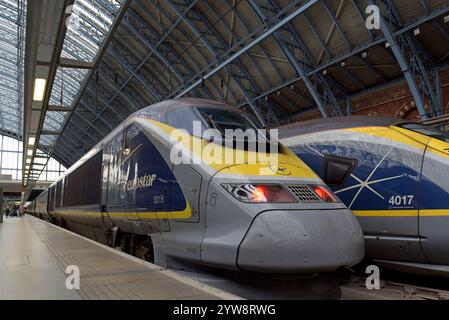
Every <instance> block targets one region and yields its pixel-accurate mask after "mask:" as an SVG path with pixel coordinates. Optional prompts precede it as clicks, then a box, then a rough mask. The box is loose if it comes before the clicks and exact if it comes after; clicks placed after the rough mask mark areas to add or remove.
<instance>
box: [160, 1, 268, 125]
mask: <svg viewBox="0 0 449 320" xmlns="http://www.w3.org/2000/svg"><path fill="white" fill-rule="evenodd" d="M166 3H167V4H168V5H169V6H170V8H171V9H172V10H173V11H174V12H175V13H176V15H177V16H178V17H180V18H181V19H182V20H183V21H184V23H185V24H186V25H187V26H188V27H189V29H190V30H191V31H192V32H193V33H194V34H195V35H196V36H197V37H198V38H199V39H200V40H201V42H202V43H203V44H204V45H205V46H206V48H207V49H208V50H209V51H210V52H211V53H212V54H213V55H214V56H215V57H218V52H217V51H216V49H215V48H214V46H212V45H211V44H210V43H209V41H208V40H207V39H206V38H205V37H203V35H202V34H201V33H200V32H199V31H198V29H197V28H196V27H195V25H194V24H193V23H192V22H191V21H190V20H189V19H188V18H187V17H186V15H185V14H183V13H182V12H181V11H180V10H179V9H178V8H177V7H176V5H174V4H173V3H172V2H171V1H170V0H167V1H166ZM206 21H207V20H205V22H206ZM209 27H213V26H209ZM215 37H216V38H217V40H219V41H220V40H222V39H219V37H218V36H217V33H215ZM220 42H222V41H220ZM231 77H232V78H233V79H234V81H235V82H236V84H237V86H238V87H239V89H240V91H241V93H242V94H243V96H244V98H245V100H246V101H247V102H248V104H249V105H250V107H251V110H252V111H253V112H254V114H255V115H256V117H257V119H258V120H259V122H260V123H261V125H262V126H263V127H266V125H267V123H266V120H265V119H264V117H263V115H262V113H261V112H260V110H259V108H258V107H257V106H256V105H255V103H254V102H253V100H252V98H251V97H250V95H249V94H248V92H247V91H246V89H245V88H244V86H243V84H242V82H241V81H240V80H239V79H237V77H235V76H234V75H231Z"/></svg>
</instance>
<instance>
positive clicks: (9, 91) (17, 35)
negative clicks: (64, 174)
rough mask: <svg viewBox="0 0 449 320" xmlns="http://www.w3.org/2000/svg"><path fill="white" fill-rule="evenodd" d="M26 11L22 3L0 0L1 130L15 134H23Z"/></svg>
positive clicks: (21, 1)
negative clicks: (22, 78) (22, 79)
mask: <svg viewBox="0 0 449 320" xmlns="http://www.w3.org/2000/svg"><path fill="white" fill-rule="evenodd" d="M25 10H26V1H25V0H0V128H1V129H2V130H4V131H8V132H12V133H14V134H17V135H21V134H22V114H23V94H22V93H23V81H20V78H21V77H22V76H23V49H24V45H25V43H24V38H23V37H22V36H21V35H23V32H24V29H25V19H24V18H25V14H26V12H25ZM19 31H21V32H19Z"/></svg>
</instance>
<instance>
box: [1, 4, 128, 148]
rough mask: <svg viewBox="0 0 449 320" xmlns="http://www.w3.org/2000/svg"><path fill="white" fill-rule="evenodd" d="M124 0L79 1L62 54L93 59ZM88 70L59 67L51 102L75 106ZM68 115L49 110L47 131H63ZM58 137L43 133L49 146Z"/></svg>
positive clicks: (67, 56) (71, 57)
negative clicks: (74, 103)
mask: <svg viewBox="0 0 449 320" xmlns="http://www.w3.org/2000/svg"><path fill="white" fill-rule="evenodd" d="M121 3H122V0H76V1H75V3H74V5H73V9H72V16H71V17H70V21H69V25H68V27H67V34H66V37H65V39H64V45H63V48H62V52H61V56H62V57H64V58H70V59H75V60H79V61H86V62H93V61H94V60H95V57H96V55H97V53H98V50H99V49H100V46H101V44H102V42H103V40H104V39H105V37H106V34H107V32H108V30H109V28H110V27H111V25H112V23H113V21H114V19H115V16H116V14H117V12H118V10H119V9H120V6H121ZM88 73H89V71H88V70H86V69H74V68H58V69H57V71H56V77H55V81H54V83H53V88H52V92H51V96H50V105H56V106H63V107H67V108H69V107H71V106H72V103H73V101H74V100H75V98H76V96H77V94H78V91H79V90H80V88H81V85H82V84H83V82H84V80H85V78H86V76H87V74H88ZM0 77H1V75H0ZM0 82H1V80H0ZM67 116H68V112H64V111H62V112H60V111H47V113H46V116H45V120H44V126H43V128H44V130H51V131H60V129H61V127H62V125H63V124H64V121H65V119H66V117H67ZM55 139H56V136H50V135H47V136H41V141H40V142H41V143H43V144H46V145H49V144H51V143H53V142H54V141H55Z"/></svg>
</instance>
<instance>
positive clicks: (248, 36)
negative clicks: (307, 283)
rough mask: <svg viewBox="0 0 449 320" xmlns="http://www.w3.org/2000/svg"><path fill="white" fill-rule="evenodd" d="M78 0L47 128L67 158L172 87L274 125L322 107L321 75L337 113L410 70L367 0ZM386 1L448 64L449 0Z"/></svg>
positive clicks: (412, 36) (424, 51)
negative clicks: (373, 20)
mask: <svg viewBox="0 0 449 320" xmlns="http://www.w3.org/2000/svg"><path fill="white" fill-rule="evenodd" d="M9 1H10V2H11V3H17V1H13V0H9ZM47 1H50V0H47ZM66 2H68V3H70V2H72V3H73V5H74V7H73V11H72V16H71V20H70V22H69V23H68V29H67V32H66V34H65V38H64V41H63V45H62V51H61V52H62V53H61V58H60V59H59V61H58V65H57V69H56V72H55V80H54V82H53V85H52V90H51V95H50V97H49V101H48V103H46V104H45V105H44V108H45V118H44V120H43V125H42V127H41V132H40V139H39V145H40V146H41V149H43V150H48V151H49V152H53V156H54V157H55V158H56V159H58V160H59V161H61V162H62V163H63V164H64V165H66V166H70V165H71V164H73V163H74V162H75V161H76V160H77V159H79V158H80V157H81V156H82V155H83V154H84V153H85V152H87V151H88V150H89V149H90V147H92V146H93V145H95V144H96V143H97V142H98V141H99V140H101V139H102V138H103V137H104V136H105V135H106V134H107V133H109V132H110V131H111V130H112V129H114V128H115V127H116V126H117V125H118V124H119V123H120V122H121V121H123V120H124V119H125V118H126V117H127V116H128V115H129V114H131V113H132V112H134V111H136V110H138V109H141V108H143V107H145V106H147V105H150V104H153V103H156V102H159V101H163V100H165V99H169V98H177V97H181V96H185V97H199V98H207V99H214V100H219V101H225V102H226V103H227V104H229V105H234V106H237V107H239V108H242V109H245V110H248V111H250V112H254V113H256V116H258V118H259V119H261V120H263V121H264V122H266V123H268V125H269V126H270V125H279V124H283V123H288V121H289V120H290V119H292V117H294V116H295V115H297V114H300V113H303V112H309V110H316V108H317V103H316V100H315V99H314V94H313V93H311V91H310V90H309V87H310V85H312V86H314V87H315V88H316V93H317V94H318V95H319V96H320V97H321V99H322V100H323V101H324V104H325V106H326V107H327V108H328V112H329V114H330V115H333V114H334V113H335V112H337V111H336V110H333V109H332V108H331V107H330V106H332V104H333V101H334V100H335V101H337V102H338V104H339V105H340V106H341V108H342V109H344V99H346V98H347V97H351V96H355V95H360V94H364V93H366V92H368V91H369V90H373V89H375V88H380V87H382V86H389V85H391V84H392V83H394V82H396V81H402V80H403V77H402V72H401V68H400V66H399V64H398V62H397V59H396V58H395V56H394V55H393V54H392V52H391V48H390V47H388V45H390V44H386V43H387V41H386V39H385V36H384V34H382V32H381V31H380V30H369V29H367V28H366V27H365V22H366V21H365V20H366V13H365V8H366V7H367V5H368V4H369V2H368V1H365V0H321V1H316V0H308V1H304V0H294V1H291V0H263V1H262V0H232V1H229V0H217V1H203V0H193V1H187V0H176V1H173V0H164V1H160V0H75V1H73V0H72V1H66ZM0 3H1V5H4V4H5V3H9V2H8V0H0ZM377 3H378V4H379V5H380V7H381V10H382V12H383V13H384V14H385V13H388V14H389V15H392V14H394V15H395V19H390V21H389V23H390V28H391V31H392V33H393V34H394V35H395V36H396V37H398V39H399V38H401V41H402V40H403V39H402V38H406V40H407V41H411V42H412V43H413V48H414V49H416V50H418V51H419V55H420V56H421V57H422V61H423V63H425V65H426V66H427V67H429V68H430V69H431V68H434V67H435V66H438V67H439V68H444V67H446V64H447V62H448V61H449V27H448V25H449V23H447V18H446V20H445V17H446V16H447V15H448V12H449V3H448V1H447V0H407V1H405V0H383V1H377ZM16 11H17V10H16ZM2 15H3V10H2ZM1 18H2V19H3V17H1ZM1 24H2V25H1V26H0V28H4V26H3V20H2V23H1ZM11 25H12V26H14V22H11ZM5 26H8V23H6V22H5ZM2 32H3V31H2ZM7 33H8V32H7ZM9 33H10V34H14V32H13V30H12V29H11V30H10V32H9ZM1 41H2V45H1V47H3V46H7V44H6V42H5V41H4V38H3V36H2V39H1ZM11 41H12V42H16V41H17V39H16V38H14V39H11ZM404 41H405V40H404ZM3 43H5V45H3ZM12 48H14V47H12ZM11 50H12V49H11ZM408 50H410V49H404V56H410V52H409V51H408ZM2 51H3V48H2ZM2 54H3V53H2ZM12 61H13V62H14V61H17V60H16V59H12ZM9 67H15V65H14V64H13V65H12V66H9ZM1 68H2V70H3V66H2V67H1ZM13 69H14V68H13ZM14 72H15V71H14V70H10V73H8V76H9V77H10V78H8V79H15V77H16V75H15V73H14ZM306 79H307V81H305V80H306ZM7 82H8V81H6V82H3V81H2V82H1V83H0V87H2V89H1V90H2V91H5V92H7V90H8V84H7ZM329 92H331V93H332V95H329ZM16 106H17V108H14V109H15V110H14V112H15V113H11V118H12V117H15V118H14V119H16V121H14V125H15V124H16V123H17V126H16V128H17V129H15V132H16V133H17V134H19V135H20V134H21V130H20V128H21V127H20V123H19V122H20V120H19V118H20V114H19V112H20V107H18V105H17V104H16ZM2 114H4V112H2ZM15 114H18V116H15Z"/></svg>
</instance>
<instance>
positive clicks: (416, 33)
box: [413, 28, 421, 36]
mask: <svg viewBox="0 0 449 320" xmlns="http://www.w3.org/2000/svg"><path fill="white" fill-rule="evenodd" d="M420 32H421V31H420V30H419V28H415V29H413V34H414V35H415V36H417V35H418V34H419V33H420Z"/></svg>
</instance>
